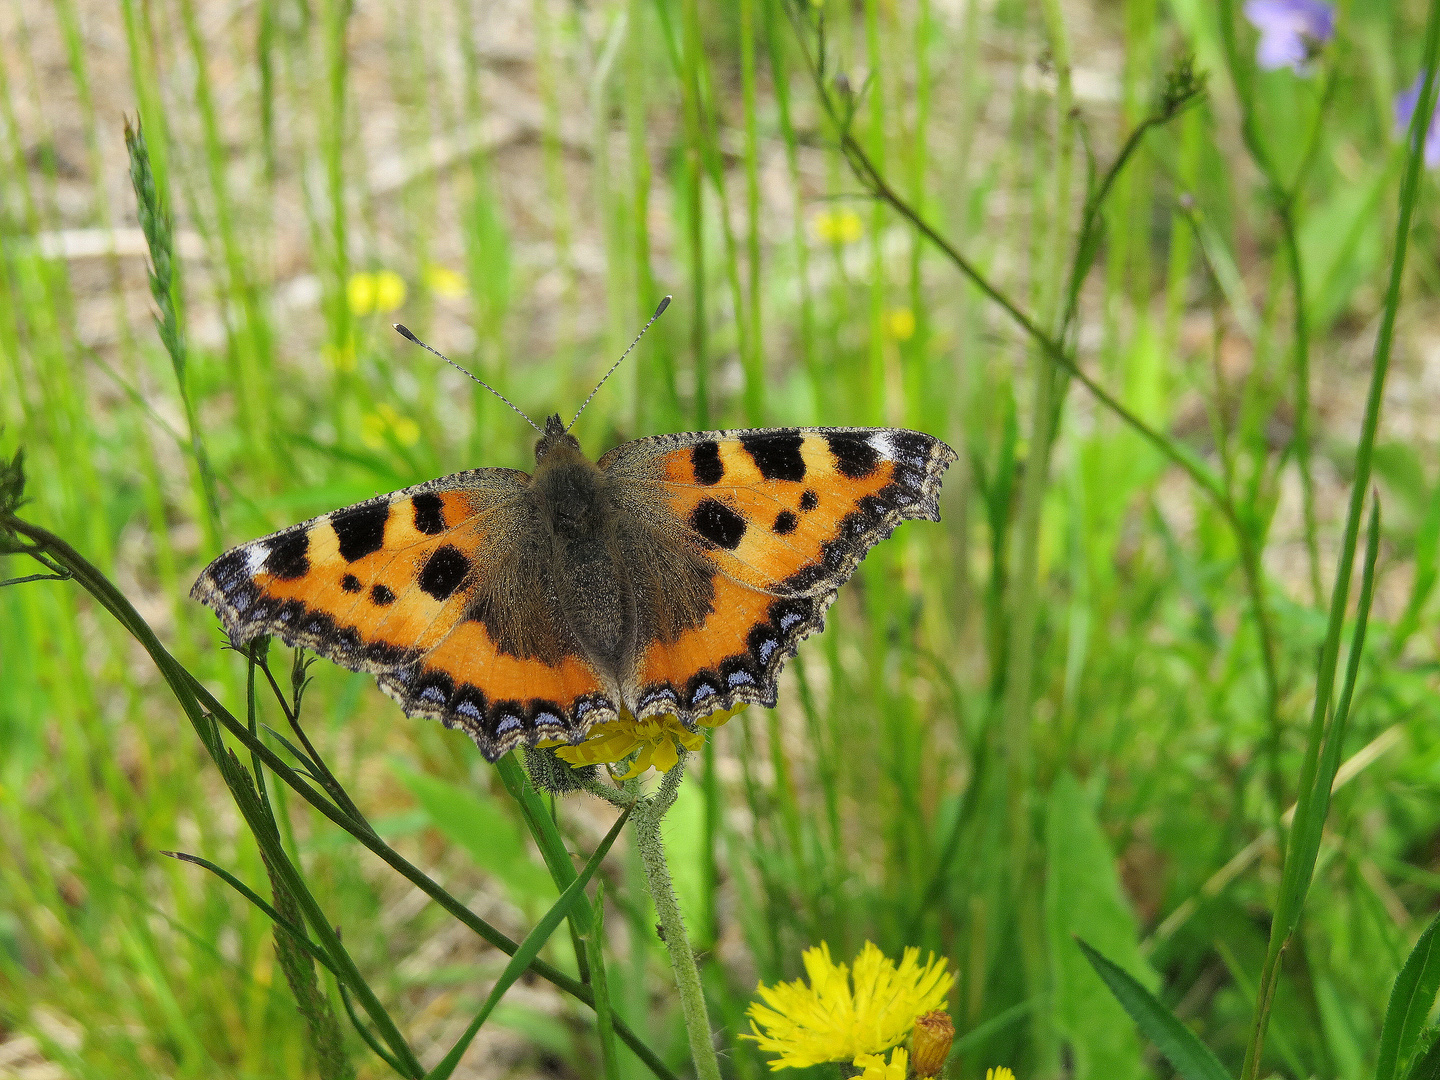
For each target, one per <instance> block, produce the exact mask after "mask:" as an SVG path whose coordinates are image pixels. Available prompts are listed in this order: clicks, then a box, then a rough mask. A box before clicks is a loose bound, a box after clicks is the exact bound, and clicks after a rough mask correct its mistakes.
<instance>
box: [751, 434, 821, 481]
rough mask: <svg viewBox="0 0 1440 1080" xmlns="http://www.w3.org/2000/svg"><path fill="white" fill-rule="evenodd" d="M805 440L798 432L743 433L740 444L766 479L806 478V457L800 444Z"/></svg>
mask: <svg viewBox="0 0 1440 1080" xmlns="http://www.w3.org/2000/svg"><path fill="white" fill-rule="evenodd" d="M804 441H805V438H804V436H803V435H801V434H799V433H798V432H796V433H794V434H785V435H742V436H741V437H740V445H741V446H743V447H745V451H746V453H748V454H749V455H750V456H751V457H752V458H753V459H754V460H755V466H756V468H758V469H759V470H760V475H761V476H763V477H764V478H765V479H766V480H791V481H796V482H798V481H800V480H804V479H805V458H804V457H803V456H802V455H801V453H800V444H801V443H802V442H804Z"/></svg>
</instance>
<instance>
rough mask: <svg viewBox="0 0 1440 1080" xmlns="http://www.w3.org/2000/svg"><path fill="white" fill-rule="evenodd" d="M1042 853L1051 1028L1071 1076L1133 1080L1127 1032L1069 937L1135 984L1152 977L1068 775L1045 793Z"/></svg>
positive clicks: (1139, 1069)
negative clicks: (1071, 1060)
mask: <svg viewBox="0 0 1440 1080" xmlns="http://www.w3.org/2000/svg"><path fill="white" fill-rule="evenodd" d="M1046 849H1047V856H1046V857H1047V860H1048V863H1049V872H1048V873H1047V875H1046V884H1045V920H1046V924H1047V929H1048V931H1049V934H1050V944H1051V957H1052V967H1053V971H1054V979H1055V998H1054V1015H1055V1023H1056V1026H1057V1027H1058V1028H1059V1029H1060V1031H1061V1032H1062V1033H1064V1035H1065V1036H1066V1037H1067V1038H1068V1040H1069V1041H1070V1044H1071V1046H1072V1048H1073V1049H1074V1052H1075V1072H1074V1075H1075V1078H1076V1080H1088V1078H1090V1077H1095V1078H1097V1080H1098V1078H1101V1077H1103V1078H1105V1080H1129V1078H1138V1077H1140V1076H1142V1075H1144V1068H1143V1066H1142V1064H1141V1061H1140V1041H1139V1039H1138V1038H1136V1036H1135V1030H1134V1028H1133V1027H1132V1026H1131V1025H1130V1024H1129V1023H1127V1022H1126V1018H1125V1014H1124V1012H1123V1011H1122V1010H1121V1008H1120V1006H1119V1005H1117V1004H1116V1002H1115V1001H1114V1000H1113V999H1112V998H1111V997H1110V995H1108V994H1106V993H1104V988H1103V986H1102V984H1101V983H1100V981H1099V978H1098V977H1097V976H1096V974H1095V972H1093V971H1092V970H1091V969H1090V967H1089V966H1088V965H1087V964H1086V963H1085V962H1084V961H1083V959H1082V958H1081V956H1080V955H1079V954H1078V953H1077V952H1076V951H1075V948H1074V946H1073V945H1072V944H1071V938H1072V937H1073V936H1074V935H1076V934H1079V933H1082V932H1083V933H1084V934H1085V935H1086V936H1087V937H1089V938H1090V939H1091V940H1093V941H1095V942H1096V943H1097V945H1098V946H1099V947H1101V948H1103V949H1104V950H1105V952H1106V953H1107V954H1108V955H1110V956H1113V957H1115V958H1116V959H1117V960H1118V961H1119V963H1120V964H1121V966H1122V967H1123V968H1125V969H1126V970H1128V971H1129V972H1130V973H1131V974H1132V975H1133V976H1136V977H1138V978H1139V979H1140V980H1142V981H1145V982H1149V983H1151V984H1153V983H1154V982H1155V981H1156V980H1155V975H1154V972H1152V971H1151V970H1150V969H1149V967H1148V965H1147V964H1146V963H1145V960H1144V959H1143V958H1142V957H1141V955H1140V948H1139V945H1138V944H1137V937H1138V935H1137V933H1136V924H1135V916H1134V913H1133V912H1132V911H1131V910H1130V903H1129V901H1128V899H1127V898H1126V896H1125V894H1124V892H1123V891H1122V889H1121V887H1120V881H1119V878H1118V876H1117V875H1116V873H1115V859H1114V856H1113V855H1112V854H1111V852H1110V845H1109V842H1108V841H1107V840H1106V838H1105V834H1104V832H1103V831H1102V830H1101V828H1100V823H1099V822H1098V821H1097V820H1096V818H1095V812H1094V810H1093V809H1092V808H1091V806H1090V800H1089V799H1088V797H1087V796H1086V794H1085V792H1084V791H1083V790H1082V789H1081V787H1080V784H1079V782H1078V781H1077V780H1076V779H1075V778H1074V777H1073V776H1071V775H1070V774H1069V773H1062V774H1061V775H1060V777H1059V778H1058V779H1057V780H1056V781H1055V786H1054V787H1053V788H1052V789H1051V792H1050V805H1049V810H1048V812H1047V815H1046Z"/></svg>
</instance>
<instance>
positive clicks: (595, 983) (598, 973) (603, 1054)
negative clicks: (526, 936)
mask: <svg viewBox="0 0 1440 1080" xmlns="http://www.w3.org/2000/svg"><path fill="white" fill-rule="evenodd" d="M594 912H595V922H594V925H593V926H592V927H591V928H590V935H589V937H587V938H586V939H585V947H586V951H587V952H588V953H589V956H590V985H591V986H592V987H594V989H595V1034H596V1036H597V1037H598V1038H599V1040H600V1063H601V1067H602V1069H603V1071H604V1072H603V1074H604V1077H605V1080H620V1061H619V1058H618V1056H617V1055H616V1053H615V1019H614V1015H613V1014H612V1013H611V1010H610V981H609V978H608V976H607V975H606V971H605V882H604V881H601V882H600V884H599V886H598V887H597V888H596V890H595V906H594Z"/></svg>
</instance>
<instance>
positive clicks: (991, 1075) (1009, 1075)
mask: <svg viewBox="0 0 1440 1080" xmlns="http://www.w3.org/2000/svg"><path fill="white" fill-rule="evenodd" d="M985 1080H1015V1074H1014V1073H1013V1072H1011V1071H1010V1070H1009V1069H1007V1068H1006V1067H1005V1066H1004V1065H1001V1066H1000V1068H998V1069H986V1070H985Z"/></svg>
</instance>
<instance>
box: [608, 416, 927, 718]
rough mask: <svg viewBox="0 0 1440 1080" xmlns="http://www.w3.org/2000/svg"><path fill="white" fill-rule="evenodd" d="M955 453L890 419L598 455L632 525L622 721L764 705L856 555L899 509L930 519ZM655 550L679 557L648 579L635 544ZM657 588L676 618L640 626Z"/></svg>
mask: <svg viewBox="0 0 1440 1080" xmlns="http://www.w3.org/2000/svg"><path fill="white" fill-rule="evenodd" d="M954 460H955V452H954V451H953V450H951V449H950V447H948V446H946V445H945V444H944V443H943V442H941V441H940V440H939V439H936V438H933V437H932V436H929V435H925V434H921V433H920V432H915V431H905V430H903V429H899V428H769V429H761V430H755V431H713V432H692V433H687V434H681V435H660V436H656V437H654V438H649V439H640V440H638V441H636V442H631V443H626V444H624V445H622V446H619V447H616V448H615V449H614V450H612V451H611V452H610V453H608V454H606V455H605V456H604V457H603V458H601V459H600V468H601V469H602V470H603V471H604V472H605V473H606V475H607V476H608V477H609V478H610V479H611V482H612V484H613V485H614V487H615V490H616V492H617V502H618V503H621V504H622V505H623V506H624V507H625V509H626V512H627V515H628V517H629V519H630V520H631V521H632V523H633V524H632V526H631V527H632V528H634V529H635V530H636V531H637V532H638V533H640V534H641V535H640V536H638V537H637V538H636V541H635V542H634V543H632V544H629V545H627V547H628V548H630V549H633V550H636V551H637V552H639V553H640V555H639V558H640V561H639V562H638V563H637V564H636V565H634V566H632V567H631V572H632V573H631V576H632V578H633V579H634V580H635V582H636V592H637V598H638V600H639V602H640V604H641V606H642V612H641V614H642V620H641V627H642V634H641V641H640V656H639V661H638V665H637V675H636V685H635V686H634V687H631V688H627V692H626V697H627V699H628V700H629V704H630V707H631V708H632V709H633V710H634V711H635V713H636V715H639V716H646V715H652V714H656V713H675V714H676V715H678V716H680V718H681V719H682V720H684V721H686V722H687V723H693V722H695V721H696V720H698V719H700V718H701V717H704V716H707V715H709V714H710V713H712V712H716V711H718V710H720V709H726V708H731V707H733V706H735V705H736V704H738V703H741V702H756V703H759V704H762V705H766V706H770V705H774V704H775V689H776V682H777V680H778V678H779V674H780V669H781V667H782V666H783V665H784V663H785V661H786V660H787V659H788V658H789V657H791V656H793V655H795V650H796V646H797V645H798V643H799V642H800V640H801V639H802V638H804V637H806V636H807V635H809V634H811V633H813V632H815V631H816V630H818V629H820V628H821V627H822V626H823V625H824V614H825V610H826V609H827V608H828V607H829V606H830V604H831V603H832V602H833V601H834V599H835V594H836V590H837V589H839V587H840V586H841V585H842V584H843V583H844V582H845V581H846V579H847V578H849V577H850V575H851V574H852V573H854V571H855V567H856V566H857V565H858V564H859V562H860V560H861V559H863V558H864V557H865V553H866V552H867V551H869V550H870V548H871V547H872V546H874V545H875V544H876V543H878V542H879V541H881V540H883V539H884V538H885V537H887V536H889V535H890V533H891V532H892V531H893V530H894V529H895V527H896V526H897V525H899V524H900V522H902V521H904V520H906V519H908V518H925V519H928V520H931V521H938V520H939V519H940V513H939V507H938V505H937V501H936V500H937V496H938V495H939V491H940V480H941V476H942V475H943V474H944V472H945V470H946V469H947V468H948V467H949V466H950V463H951V462H953V461H954ZM631 508H635V509H634V511H633V512H632V509H631ZM649 508H653V509H649ZM645 534H648V539H647V536H646V535H645ZM660 548H664V549H665V550H668V551H671V552H674V551H683V550H687V549H688V550H689V551H690V552H693V553H694V556H695V557H694V558H692V560H691V561H690V563H688V564H686V565H687V566H688V567H689V570H688V574H676V573H675V572H674V570H675V567H674V566H671V567H668V568H667V571H668V572H669V580H668V581H666V580H663V579H658V578H657V573H656V570H655V567H654V566H653V565H652V563H653V560H654V556H653V555H649V554H647V553H648V552H651V551H654V550H656V549H660ZM673 561H674V560H672V562H673ZM707 578H708V580H707ZM667 592H669V593H676V594H678V595H679V596H681V597H682V598H687V599H686V603H688V604H689V607H690V612H689V614H688V616H687V617H685V618H684V619H682V620H681V622H680V624H679V625H675V624H673V623H672V624H671V625H665V624H664V623H663V622H658V621H657V620H656V619H654V618H653V617H652V618H650V619H649V621H648V622H647V620H646V619H645V618H644V617H643V616H645V614H646V611H647V610H648V609H649V608H652V607H654V606H655V605H656V604H658V603H663V602H664V601H663V597H664V596H665V594H666V593H667ZM695 597H699V598H700V599H698V600H697V599H693V598H695ZM702 600H703V603H702V602H701V601H702ZM681 611H682V612H684V611H685V608H684V606H683V605H682V607H681ZM647 630H648V632H647Z"/></svg>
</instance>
